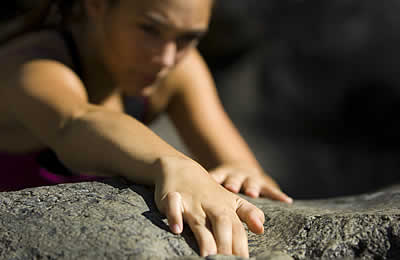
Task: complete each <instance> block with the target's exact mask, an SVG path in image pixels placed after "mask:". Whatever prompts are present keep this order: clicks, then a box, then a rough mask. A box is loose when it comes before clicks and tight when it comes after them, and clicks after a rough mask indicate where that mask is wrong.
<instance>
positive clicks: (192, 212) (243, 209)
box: [155, 158, 264, 257]
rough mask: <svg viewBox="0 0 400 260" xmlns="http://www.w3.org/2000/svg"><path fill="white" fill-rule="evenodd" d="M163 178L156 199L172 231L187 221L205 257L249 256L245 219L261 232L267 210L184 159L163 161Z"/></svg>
mask: <svg viewBox="0 0 400 260" xmlns="http://www.w3.org/2000/svg"><path fill="white" fill-rule="evenodd" d="M159 168H160V170H161V172H162V173H163V174H162V177H161V178H159V179H158V180H156V183H155V188H156V191H155V201H156V204H157V207H158V209H159V210H160V211H161V212H162V213H164V214H165V215H166V216H167V218H168V224H169V226H170V229H171V231H172V232H174V233H176V234H179V233H181V232H182V230H183V220H184V221H185V222H186V223H187V224H188V225H189V227H190V228H191V230H192V231H193V233H194V236H195V237H196V240H197V242H198V245H199V248H200V254H201V256H207V255H212V254H225V255H231V254H234V255H239V256H242V257H249V252H248V244H247V233H246V231H245V229H244V227H243V224H242V222H241V221H243V222H245V223H246V224H247V226H248V227H249V229H250V230H251V231H252V232H254V233H257V234H260V233H263V232H264V227H263V223H264V213H263V212H262V211H261V210H260V209H258V208H257V207H256V206H254V205H253V204H251V203H249V202H248V201H246V200H244V199H242V198H240V197H239V196H237V195H236V194H233V193H231V192H229V191H227V190H225V189H224V188H223V187H221V185H218V183H216V182H215V181H214V180H213V179H212V178H211V177H210V176H209V174H208V173H207V171H205V170H204V169H203V168H202V167H201V166H200V165H198V164H197V163H195V162H193V161H191V160H187V159H181V158H168V159H165V160H162V161H160V162H159Z"/></svg>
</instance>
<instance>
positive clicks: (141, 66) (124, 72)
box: [87, 0, 213, 95]
mask: <svg viewBox="0 0 400 260" xmlns="http://www.w3.org/2000/svg"><path fill="white" fill-rule="evenodd" d="M212 1H213V0H119V2H118V3H117V4H115V5H111V6H110V5H108V4H107V3H108V2H109V1H108V0H101V1H99V0H95V1H88V2H92V3H94V4H93V5H94V6H87V8H88V14H89V19H91V21H92V23H91V24H92V25H93V27H92V28H93V29H94V30H93V31H92V32H93V35H94V39H95V40H96V41H98V42H97V46H96V48H98V50H99V51H100V55H101V59H102V60H103V62H104V64H105V67H106V69H107V70H108V71H109V72H110V73H111V76H112V78H113V80H114V81H115V83H116V84H117V86H118V87H120V88H122V89H123V90H124V91H126V92H128V94H133V95H135V94H139V93H140V92H141V90H143V88H145V87H147V86H151V85H152V84H154V83H155V82H156V81H157V80H160V79H161V78H163V77H165V75H166V74H167V73H168V72H169V71H170V70H171V69H172V68H173V67H174V66H175V65H176V64H178V63H179V62H180V61H181V60H182V58H183V57H184V56H185V55H186V54H187V53H188V51H189V50H190V49H191V48H193V47H195V46H196V44H197V42H198V40H199V39H200V38H201V36H202V35H203V34H204V33H205V32H206V31H207V28H208V24H209V19H210V15H211V9H212ZM99 2H102V4H99Z"/></svg>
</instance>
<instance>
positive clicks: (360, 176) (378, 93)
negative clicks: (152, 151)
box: [0, 0, 400, 199]
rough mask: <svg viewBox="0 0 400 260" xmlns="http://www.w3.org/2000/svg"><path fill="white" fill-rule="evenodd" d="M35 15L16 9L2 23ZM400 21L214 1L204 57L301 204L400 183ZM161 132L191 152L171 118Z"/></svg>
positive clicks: (305, 2)
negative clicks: (172, 123)
mask: <svg viewBox="0 0 400 260" xmlns="http://www.w3.org/2000/svg"><path fill="white" fill-rule="evenodd" d="M37 3H38V2H37V1H30V0H16V1H6V2H5V3H4V5H3V6H2V9H1V15H0V18H1V19H0V21H2V20H3V19H4V20H7V19H8V18H9V17H13V16H15V15H18V14H19V13H23V12H24V9H29V8H31V7H32V6H35V5H37ZM21 6H23V7H24V8H22V9H21ZM399 13H400V1H398V0H385V1H377V0H329V1H328V0H324V1H321V0H266V1H260V0H245V1H244V0H229V1H224V0H216V7H215V10H214V15H213V20H212V23H211V26H210V31H209V34H208V35H207V36H206V37H205V39H204V40H203V41H202V42H201V44H200V47H199V48H200V51H201V53H202V54H203V55H204V57H205V59H206V61H207V63H208V64H209V66H210V69H211V71H212V73H213V75H214V77H215V81H216V83H217V88H218V91H219V94H220V98H221V100H222V103H223V104H224V106H225V108H226V111H227V112H228V114H229V115H230V117H231V118H232V120H233V121H234V123H235V124H236V126H237V127H238V128H239V130H240V132H241V133H242V135H243V137H244V138H245V139H246V141H247V142H248V143H249V145H250V147H251V148H252V150H253V151H254V153H255V155H256V157H257V158H258V160H259V161H260V163H261V165H262V166H263V167H264V169H265V170H266V171H267V172H268V173H269V174H270V175H271V176H272V177H273V178H274V179H275V180H277V182H278V183H279V184H280V186H281V188H282V189H283V190H284V191H285V192H287V193H288V194H289V195H290V196H292V197H294V198H295V199H306V198H326V197H332V196H344V195H350V194H357V193H361V192H368V191H373V190H376V189H379V188H381V187H384V186H387V185H391V184H395V183H398V182H399V181H400V174H399V170H400V142H399V136H400V116H399V112H400V15H399ZM205 105H207V104H205ZM151 127H152V128H153V129H154V131H155V132H157V133H158V134H159V135H160V136H161V137H163V138H164V139H166V140H167V141H168V142H170V143H171V144H172V145H174V146H175V147H176V148H178V149H179V150H181V151H183V152H186V149H185V147H184V145H183V144H182V142H181V141H180V139H179V137H178V136H176V134H175V131H174V128H173V126H172V125H171V124H170V122H169V121H168V118H167V117H166V116H161V117H160V118H159V119H158V120H157V121H156V122H155V123H154V124H153V125H152V126H151Z"/></svg>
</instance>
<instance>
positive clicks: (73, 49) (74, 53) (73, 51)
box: [58, 29, 83, 78]
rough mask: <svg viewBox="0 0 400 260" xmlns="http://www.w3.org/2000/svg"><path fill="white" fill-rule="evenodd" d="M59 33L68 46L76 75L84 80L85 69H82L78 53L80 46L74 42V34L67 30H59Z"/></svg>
mask: <svg viewBox="0 0 400 260" xmlns="http://www.w3.org/2000/svg"><path fill="white" fill-rule="evenodd" d="M58 32H59V33H60V34H61V36H62V37H63V38H64V40H65V43H66V44H67V47H68V51H69V54H70V55H71V58H72V62H73V68H72V69H73V70H74V71H75V73H76V74H77V75H78V76H79V77H80V78H82V76H83V75H82V74H83V68H82V63H81V59H80V55H79V51H78V46H77V45H76V42H75V41H74V38H73V37H72V33H71V32H70V31H68V30H66V29H59V30H58Z"/></svg>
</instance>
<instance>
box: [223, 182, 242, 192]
mask: <svg viewBox="0 0 400 260" xmlns="http://www.w3.org/2000/svg"><path fill="white" fill-rule="evenodd" d="M224 186H225V188H226V189H227V190H229V191H231V192H233V193H238V192H239V188H238V187H236V186H234V185H232V184H226V185H224Z"/></svg>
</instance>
